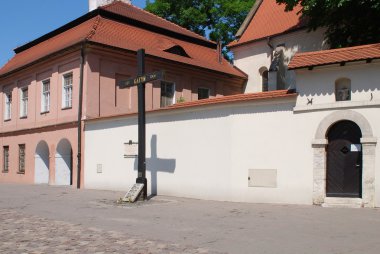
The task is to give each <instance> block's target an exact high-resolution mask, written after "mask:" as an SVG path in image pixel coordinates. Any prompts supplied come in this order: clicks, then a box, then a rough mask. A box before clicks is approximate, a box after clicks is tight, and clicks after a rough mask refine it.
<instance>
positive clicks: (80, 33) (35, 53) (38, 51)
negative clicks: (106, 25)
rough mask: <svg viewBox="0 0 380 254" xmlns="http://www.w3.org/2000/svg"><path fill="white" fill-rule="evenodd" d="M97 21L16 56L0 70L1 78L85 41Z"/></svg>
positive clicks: (78, 27)
mask: <svg viewBox="0 0 380 254" xmlns="http://www.w3.org/2000/svg"><path fill="white" fill-rule="evenodd" d="M95 21H96V18H92V19H90V20H88V21H86V22H83V23H82V24H80V25H78V26H76V27H74V28H72V29H69V30H67V31H66V32H64V33H61V34H58V35H57V36H55V37H52V38H50V39H48V40H46V41H43V42H41V43H39V44H37V45H36V46H34V47H31V48H29V49H27V50H24V51H22V52H20V53H18V54H16V55H15V56H14V57H13V58H11V60H9V61H8V62H7V63H6V64H5V65H4V66H3V67H2V68H1V69H0V76H1V75H4V74H6V73H8V72H11V71H13V70H16V69H18V68H21V67H23V66H25V65H27V64H30V63H32V62H34V61H37V60H39V59H41V58H43V57H46V56H48V55H49V54H51V53H54V52H58V51H60V50H63V49H65V48H67V47H69V46H72V45H74V44H76V43H79V42H81V41H84V40H85V39H86V38H87V36H88V35H89V33H90V31H91V30H92V28H93V26H94V23H95Z"/></svg>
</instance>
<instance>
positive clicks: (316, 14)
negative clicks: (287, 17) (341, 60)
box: [276, 0, 380, 48]
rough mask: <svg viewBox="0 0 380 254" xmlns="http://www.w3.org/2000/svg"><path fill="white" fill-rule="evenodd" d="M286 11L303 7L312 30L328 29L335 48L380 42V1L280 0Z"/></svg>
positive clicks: (327, 36) (331, 43)
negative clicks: (299, 6) (298, 6)
mask: <svg viewBox="0 0 380 254" xmlns="http://www.w3.org/2000/svg"><path fill="white" fill-rule="evenodd" d="M276 1H277V3H284V4H286V10H293V8H294V7H295V6H296V5H298V4H301V6H302V7H303V9H302V11H301V13H302V16H303V17H305V18H306V19H307V20H308V27H309V30H316V29H317V28H319V27H326V28H327V31H326V34H325V35H326V39H327V41H328V43H329V44H330V45H331V47H332V48H339V47H348V46H356V45H363V44H370V43H376V42H380V0H276Z"/></svg>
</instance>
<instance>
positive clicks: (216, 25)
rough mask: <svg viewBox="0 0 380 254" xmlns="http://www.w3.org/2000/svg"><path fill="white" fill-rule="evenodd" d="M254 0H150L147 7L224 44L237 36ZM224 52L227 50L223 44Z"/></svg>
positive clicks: (161, 15) (150, 10)
mask: <svg viewBox="0 0 380 254" xmlns="http://www.w3.org/2000/svg"><path fill="white" fill-rule="evenodd" d="M254 2H255V0H155V1H154V2H150V1H149V0H147V2H146V7H145V9H146V10H147V11H149V12H151V13H154V14H156V15H158V16H160V17H163V18H165V19H167V20H169V21H171V22H174V23H176V24H178V25H180V26H182V27H185V28H187V29H189V30H191V31H193V32H195V33H197V34H200V35H202V36H207V37H208V38H209V39H211V40H213V41H221V42H222V44H223V46H225V45H227V44H228V43H229V42H231V41H232V40H234V39H235V33H236V32H237V30H238V29H239V27H240V25H241V24H242V23H243V21H244V19H245V17H246V16H247V14H248V12H249V10H250V9H251V7H252V6H253V4H254ZM224 53H225V54H226V53H227V49H226V48H225V47H224Z"/></svg>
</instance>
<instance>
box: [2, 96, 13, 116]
mask: <svg viewBox="0 0 380 254" xmlns="http://www.w3.org/2000/svg"><path fill="white" fill-rule="evenodd" d="M4 106H5V110H4V120H10V119H11V117H12V93H11V92H7V93H5V105H4Z"/></svg>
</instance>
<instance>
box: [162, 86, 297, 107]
mask: <svg viewBox="0 0 380 254" xmlns="http://www.w3.org/2000/svg"><path fill="white" fill-rule="evenodd" d="M294 96H297V93H296V92H295V91H294V90H276V91H269V92H258V93H245V94H237V95H229V96H223V97H217V98H211V99H205V100H196V101H191V102H182V103H177V104H174V105H172V106H169V107H167V108H162V109H158V110H164V109H167V110H170V109H178V108H190V107H198V106H207V105H214V104H223V103H234V102H243V101H255V100H268V99H276V98H284V97H294Z"/></svg>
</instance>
